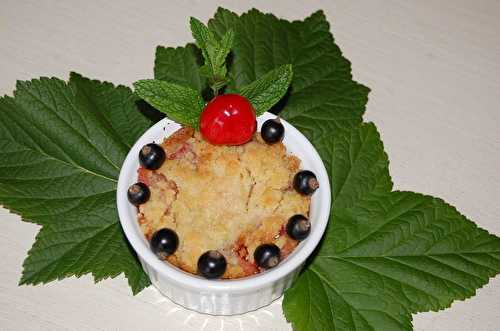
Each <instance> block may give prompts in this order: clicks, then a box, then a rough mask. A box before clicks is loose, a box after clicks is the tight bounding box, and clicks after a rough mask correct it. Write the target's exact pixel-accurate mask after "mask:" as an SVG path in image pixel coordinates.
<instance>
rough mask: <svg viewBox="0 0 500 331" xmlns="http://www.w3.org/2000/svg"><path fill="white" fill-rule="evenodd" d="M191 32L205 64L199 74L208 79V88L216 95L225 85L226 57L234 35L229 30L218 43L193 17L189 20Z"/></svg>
mask: <svg viewBox="0 0 500 331" xmlns="http://www.w3.org/2000/svg"><path fill="white" fill-rule="evenodd" d="M190 25H191V32H192V34H193V38H194V39H195V40H196V44H197V45H198V47H199V48H200V49H201V52H202V54H203V58H204V59H205V64H204V65H203V66H202V67H201V69H200V73H201V74H202V75H204V76H206V77H208V79H209V81H210V86H211V88H212V89H213V90H214V94H217V92H218V90H219V89H221V88H222V87H223V86H224V85H226V83H227V81H228V80H227V79H226V74H227V69H226V57H227V55H228V54H229V52H230V50H231V47H232V45H233V40H234V34H233V31H232V30H231V29H229V30H227V31H226V33H225V34H224V35H223V36H222V40H221V41H219V40H218V39H217V38H216V37H215V35H214V34H213V33H212V32H211V31H210V30H208V28H207V27H206V26H205V25H204V24H203V23H201V22H200V21H199V20H197V19H196V18H194V17H191V20H190Z"/></svg>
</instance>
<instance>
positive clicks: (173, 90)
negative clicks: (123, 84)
mask: <svg viewBox="0 0 500 331" xmlns="http://www.w3.org/2000/svg"><path fill="white" fill-rule="evenodd" d="M134 87H135V93H137V95H138V96H140V97H141V98H143V99H144V100H145V101H146V102H147V103H149V104H150V105H151V106H153V107H155V108H156V109H157V110H159V111H161V112H162V113H165V114H167V115H168V117H169V118H170V119H172V120H174V121H176V122H178V123H181V124H184V125H187V126H191V127H193V128H198V125H199V119H200V114H201V112H202V111H203V108H204V106H205V102H204V101H203V98H202V97H201V95H200V94H199V93H198V92H197V91H196V90H193V89H192V88H189V87H186V86H182V85H177V84H173V83H169V82H165V81H161V80H155V79H145V80H140V81H137V82H135V83H134Z"/></svg>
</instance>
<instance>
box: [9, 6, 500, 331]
mask: <svg viewBox="0 0 500 331" xmlns="http://www.w3.org/2000/svg"><path fill="white" fill-rule="evenodd" d="M218 5H221V6H224V7H226V8H229V9H231V10H234V11H236V12H238V13H241V12H243V11H246V10H247V9H249V8H251V7H257V8H259V9H261V10H263V11H271V12H273V13H275V14H276V15H278V16H281V17H284V18H287V19H300V18H304V17H305V16H307V15H309V14H310V13H311V12H313V11H314V10H316V9H320V8H322V9H324V10H325V12H326V15H327V17H328V19H329V21H330V22H331V23H332V31H333V32H334V35H335V38H336V41H337V43H338V44H339V46H340V47H341V49H342V50H343V52H344V54H345V55H346V56H347V57H348V58H349V59H350V60H351V61H352V63H353V74H354V77H355V79H356V80H358V81H360V82H362V83H364V84H366V85H368V86H369V87H371V89H372V92H371V94H370V101H369V103H368V107H367V112H366V116H365V119H366V120H369V121H373V122H375V123H376V124H377V126H378V128H379V130H380V132H381V135H382V138H383V140H384V143H385V148H386V150H387V152H388V154H389V157H390V161H391V165H390V168H391V174H392V177H393V180H394V182H395V187H396V188H397V189H402V190H415V191H418V192H423V193H428V194H432V195H435V196H439V197H442V198H444V199H445V200H447V201H448V202H450V203H452V204H453V205H455V206H457V207H458V209H459V210H460V211H461V212H463V213H464V214H466V215H467V216H469V217H470V218H471V219H473V220H475V221H476V222H477V223H478V224H479V225H480V226H482V227H484V228H486V229H488V230H489V231H490V232H492V233H495V234H497V235H500V203H499V197H500V175H499V171H500V128H499V126H500V107H499V104H500V101H499V100H498V97H499V96H500V78H499V77H500V37H499V34H500V19H499V17H500V2H499V1H495V0H490V1H470V0H460V1H451V0H450V1H439V0H435V1H412V2H411V3H410V2H408V1H356V2H352V1H347V0H345V1H249V2H244V1H201V0H200V1H165V0H157V1H137V0H129V1H109V0H108V1H90V0H86V1H33V0H32V1H17V0H2V1H0V93H2V94H4V93H7V94H11V93H12V90H13V89H14V85H15V81H16V80H17V79H21V80H23V79H30V78H34V77H38V76H42V75H45V76H57V77H61V78H67V77H68V73H69V71H71V70H74V71H78V72H80V73H82V74H84V75H86V76H89V77H92V78H99V79H105V80H110V81H112V82H115V83H122V84H127V85H130V84H131V83H132V82H133V81H135V80H137V79H140V78H148V77H152V70H153V60H154V50H155V47H156V45H158V44H162V45H182V44H184V43H185V42H187V41H189V40H191V36H190V32H189V28H188V18H189V16H196V17H198V18H200V19H202V20H204V21H206V20H207V19H208V18H209V17H211V16H212V15H213V13H214V12H215V9H216V7H217V6H218ZM0 219H1V221H0V252H1V254H2V258H1V260H2V266H1V267H0V330H51V331H56V330H200V329H204V330H205V331H211V330H291V327H290V326H289V325H288V324H287V323H286V322H285V320H284V317H283V315H282V313H281V304H280V302H276V303H274V304H273V305H272V306H270V307H268V308H265V309H262V310H259V311H257V312H254V313H251V314H247V315H243V316H239V317H226V318H223V317H206V316H204V315H199V314H195V313H191V312H189V311H186V310H184V309H182V308H179V307H178V306H176V305H174V304H173V303H171V302H170V301H168V300H166V299H163V298H162V297H161V295H159V294H158V293H157V292H156V291H155V290H154V289H152V288H148V289H146V290H145V291H143V292H142V293H141V294H139V295H138V296H136V297H133V296H132V295H131V293H130V290H129V288H128V286H127V284H126V280H125V279H124V278H123V277H118V278H116V279H113V280H105V281H103V282H101V283H99V284H97V285H94V284H93V281H92V279H91V277H90V276H85V277H82V278H80V279H76V278H70V279H65V280H62V281H58V282H53V283H50V284H48V285H45V286H35V287H33V286H22V287H18V286H17V282H18V280H19V278H20V274H21V265H22V262H23V260H24V258H25V256H26V252H27V251H28V249H29V248H30V247H31V245H32V243H33V240H34V238H35V235H36V233H37V231H38V226H36V225H34V224H28V223H23V222H20V218H19V217H17V216H14V215H12V214H9V213H8V211H6V210H5V209H0ZM414 325H415V329H416V330H427V331H431V330H435V331H437V330H442V331H444V330H480V331H493V330H498V329H499V328H500V326H499V325H500V277H497V278H496V279H493V280H492V281H491V282H490V284H489V285H487V286H485V287H484V288H483V289H480V290H478V292H477V296H476V297H474V298H472V299H470V300H467V301H466V302H456V303H454V304H453V306H452V308H451V309H448V310H446V311H443V312H439V313H424V314H418V315H416V316H415V317H414Z"/></svg>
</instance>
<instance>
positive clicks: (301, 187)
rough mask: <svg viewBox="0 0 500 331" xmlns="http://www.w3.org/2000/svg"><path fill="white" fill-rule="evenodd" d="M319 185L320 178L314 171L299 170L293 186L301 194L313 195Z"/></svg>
mask: <svg viewBox="0 0 500 331" xmlns="http://www.w3.org/2000/svg"><path fill="white" fill-rule="evenodd" d="M318 187H319V183H318V180H317V179H316V175H315V174H314V173H313V172H312V171H309V170H302V171H299V172H297V174H296V175H295V177H294V178H293V188H294V189H295V191H297V192H299V193H300V194H303V195H311V194H313V193H314V191H316V190H317V189H318Z"/></svg>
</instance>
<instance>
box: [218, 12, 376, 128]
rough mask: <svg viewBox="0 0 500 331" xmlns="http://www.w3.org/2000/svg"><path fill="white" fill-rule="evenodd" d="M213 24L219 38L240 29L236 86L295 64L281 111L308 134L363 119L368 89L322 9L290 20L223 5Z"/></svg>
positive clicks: (234, 67) (235, 52)
mask: <svg viewBox="0 0 500 331" xmlns="http://www.w3.org/2000/svg"><path fill="white" fill-rule="evenodd" d="M209 27H210V29H212V30H213V31H214V32H215V33H216V34H218V35H219V36H221V35H222V34H223V33H224V32H225V31H227V29H229V28H232V29H233V30H234V31H235V34H236V36H235V41H234V47H233V58H232V59H233V61H232V62H231V63H230V75H231V76H232V78H233V83H232V84H231V86H230V87H231V88H236V89H238V88H241V87H243V86H245V85H247V84H250V83H251V82H252V81H254V80H256V79H257V78H259V77H261V76H263V75H265V74H266V73H267V72H269V71H270V70H272V69H274V68H277V67H279V66H281V65H284V64H291V65H292V67H293V80H292V84H291V90H290V94H289V95H288V97H287V99H286V103H285V106H286V107H285V111H284V112H282V113H281V114H280V115H281V116H282V117H283V118H285V119H287V120H288V121H290V122H291V123H292V124H293V125H295V126H296V127H298V128H300V129H301V130H302V132H303V133H305V134H306V135H307V136H308V137H313V135H314V136H317V135H325V134H326V135H327V134H329V133H330V132H331V131H335V130H346V129H349V128H350V127H353V126H356V125H357V124H359V123H361V116H362V114H363V112H364V109H365V105H366V102H367V96H368V91H369V89H368V88H367V87H365V86H363V85H360V84H358V83H356V82H355V81H353V80H352V75H351V64H350V62H349V61H348V60H347V59H346V58H345V57H343V56H342V52H341V51H340V49H339V48H338V46H337V45H336V44H335V43H334V40H333V36H332V34H331V33H330V25H329V24H328V22H327V21H326V19H325V16H324V14H323V12H321V11H318V12H316V13H314V14H313V15H311V16H310V17H308V18H306V19H305V20H304V21H294V22H288V21H285V20H280V19H278V18H276V17H275V16H274V15H271V14H262V13H261V12H259V11H257V10H255V9H254V10H251V11H249V12H248V13H245V14H243V15H241V16H239V17H238V16H237V15H236V14H234V13H232V12H230V11H228V10H226V9H222V8H221V9H219V10H218V11H217V13H216V14H215V18H214V19H212V20H210V22H209ZM282 107H283V105H282ZM276 110H277V111H279V110H280V109H276Z"/></svg>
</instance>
